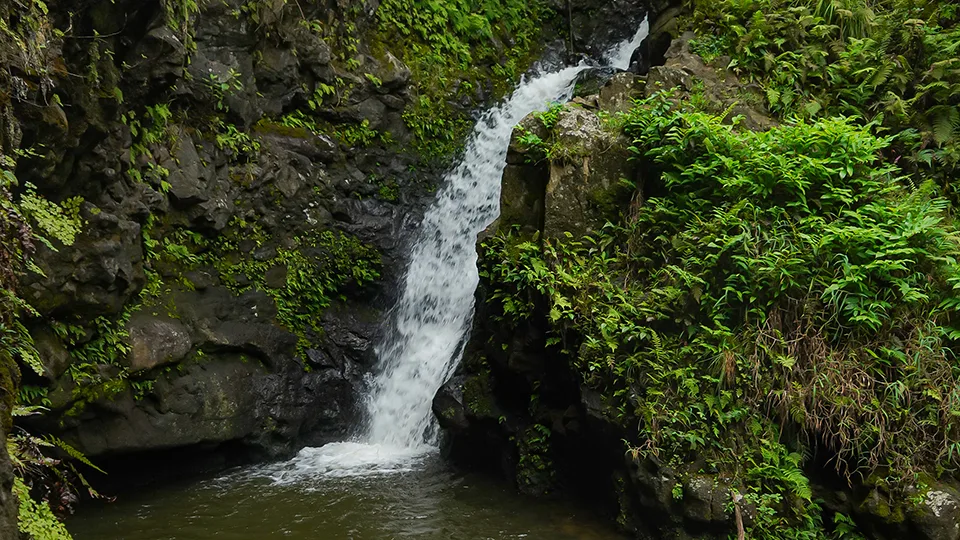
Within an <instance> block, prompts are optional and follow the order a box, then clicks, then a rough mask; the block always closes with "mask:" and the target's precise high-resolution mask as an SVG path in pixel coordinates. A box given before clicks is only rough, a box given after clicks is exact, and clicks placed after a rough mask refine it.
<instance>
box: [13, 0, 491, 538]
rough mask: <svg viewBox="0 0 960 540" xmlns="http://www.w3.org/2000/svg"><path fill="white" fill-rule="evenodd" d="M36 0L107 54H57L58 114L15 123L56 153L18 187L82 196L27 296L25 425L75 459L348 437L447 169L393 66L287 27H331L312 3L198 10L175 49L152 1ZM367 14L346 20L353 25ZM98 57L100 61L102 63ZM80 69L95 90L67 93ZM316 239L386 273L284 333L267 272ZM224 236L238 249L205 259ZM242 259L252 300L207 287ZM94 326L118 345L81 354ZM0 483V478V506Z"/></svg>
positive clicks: (242, 277)
mask: <svg viewBox="0 0 960 540" xmlns="http://www.w3.org/2000/svg"><path fill="white" fill-rule="evenodd" d="M48 4H50V10H51V13H59V12H63V13H66V12H67V11H68V9H67V8H69V11H71V12H72V13H73V17H72V18H71V19H70V21H64V22H65V23H67V22H69V23H70V24H72V25H73V31H74V32H76V33H77V34H78V35H81V34H82V35H94V33H95V32H96V33H97V34H98V35H100V36H102V37H101V38H100V39H98V40H86V39H85V40H67V42H66V45H65V46H64V48H63V49H64V50H63V51H62V53H63V54H62V58H60V59H59V60H58V61H61V62H62V63H63V64H65V66H66V68H65V69H66V71H64V72H63V73H60V72H59V71H55V72H54V73H53V80H52V81H51V84H52V88H54V89H55V90H56V92H57V94H58V99H59V101H58V103H59V102H62V103H67V104H69V105H70V106H63V107H61V106H59V105H57V104H56V103H53V102H51V104H50V105H49V106H48V107H46V108H45V109H43V110H40V109H37V107H35V106H33V102H32V101H30V102H29V103H28V102H27V101H28V100H27V101H24V103H22V109H23V110H20V109H19V108H18V109H16V110H15V111H14V112H15V113H16V114H17V116H18V118H19V119H20V126H21V129H22V139H23V144H22V146H23V147H24V148H28V147H33V148H39V147H43V148H49V149H50V151H49V152H45V153H43V155H42V156H33V157H31V156H27V157H25V158H23V159H22V160H21V161H20V163H19V165H18V170H17V175H18V177H19V178H20V179H21V180H22V181H23V182H31V183H33V184H35V185H36V186H37V189H38V191H39V192H40V193H42V194H44V195H45V196H47V197H48V198H51V199H53V200H56V201H62V200H64V199H67V198H70V197H80V198H82V199H83V202H82V203H81V204H80V206H79V209H78V217H79V219H80V220H82V221H83V227H82V232H81V234H80V235H79V236H78V238H77V241H76V242H75V244H74V245H72V246H68V247H64V246H58V247H59V249H58V250H56V251H54V250H48V249H45V248H44V249H41V250H40V251H39V252H38V254H37V256H36V263H37V266H38V267H39V268H40V269H41V270H42V271H43V275H40V274H30V275H29V276H27V277H26V278H25V280H24V282H23V283H22V287H21V293H22V294H23V295H24V296H25V297H26V298H27V299H28V300H29V301H30V303H31V304H32V305H33V306H34V307H36V308H37V310H38V312H39V313H40V315H41V317H40V318H36V319H32V320H29V321H28V326H29V330H30V331H31V333H32V334H33V336H34V339H35V341H36V343H37V347H38V350H39V351H40V353H41V357H42V360H43V361H44V364H45V366H46V373H45V374H44V376H43V378H39V377H33V378H31V379H30V380H28V381H27V383H28V384H31V385H34V386H42V387H47V388H49V394H48V399H49V400H50V403H51V407H50V408H51V409H52V410H51V412H50V413H49V414H47V415H46V416H45V417H44V418H31V419H29V420H28V421H27V424H29V425H28V427H30V428H32V429H34V430H36V431H49V432H53V433H56V434H58V435H59V436H62V437H64V438H67V439H69V440H71V441H73V442H75V443H77V445H78V446H79V447H80V449H81V450H82V451H84V452H86V453H87V454H88V455H90V456H98V455H111V456H117V455H121V454H131V453H132V454H137V453H140V452H149V451H156V450H162V449H175V448H183V447H188V446H189V447H196V446H198V445H199V447H203V448H207V449H210V450H211V451H216V449H217V448H218V447H220V445H225V444H232V445H234V446H236V445H237V444H239V446H240V447H242V448H243V449H244V451H245V452H248V453H249V454H250V455H251V456H254V457H260V456H270V457H275V456H282V455H287V454H289V453H291V452H293V451H295V450H296V449H297V448H298V447H300V446H302V445H304V444H314V443H321V442H324V441H326V440H331V439H335V438H338V437H342V436H343V435H344V434H345V433H348V432H349V431H350V430H352V429H353V427H354V425H355V424H356V421H357V414H356V413H357V411H356V405H357V402H358V399H357V396H358V394H359V393H361V392H362V391H363V377H364V374H365V373H366V372H368V371H370V370H371V369H372V368H373V367H374V364H375V361H376V359H375V353H374V350H373V348H374V344H375V343H376V341H377V339H378V325H377V322H378V321H379V319H380V312H381V309H383V307H384V306H386V305H389V302H390V299H391V297H392V295H393V294H394V293H395V290H396V286H395V284H396V283H397V282H398V280H399V278H400V276H401V274H402V271H403V264H404V260H405V253H404V251H405V250H404V248H405V245H406V242H407V240H408V238H409V236H410V233H411V232H412V231H413V230H414V228H415V226H416V224H417V223H418V222H419V216H420V215H421V214H422V211H423V209H424V208H425V207H426V205H427V204H428V203H429V201H430V199H431V198H432V189H433V188H434V187H435V185H436V184H437V183H438V181H439V179H440V172H441V171H440V170H439V169H438V168H436V167H434V166H433V165H431V163H430V162H427V161H426V160H425V159H424V158H423V157H422V156H419V155H417V154H415V153H414V152H413V151H412V150H408V148H409V145H407V144H406V143H407V142H409V141H410V138H411V135H410V133H409V131H408V129H407V127H406V125H405V123H404V121H403V118H402V115H403V112H404V110H405V109H406V108H407V107H408V105H409V104H410V103H411V102H412V98H411V85H412V84H414V81H413V80H412V75H411V72H410V69H409V68H408V67H407V66H406V65H404V63H403V62H402V61H400V60H399V59H398V56H400V52H399V51H395V52H391V51H383V52H382V53H378V54H376V55H373V54H371V53H370V50H369V47H368V46H367V44H365V43H361V44H359V51H358V53H357V58H358V59H359V61H360V62H361V63H362V72H365V73H369V74H371V77H370V78H369V79H367V78H363V77H358V76H356V74H354V73H351V72H349V70H346V69H344V68H343V66H340V65H337V62H338V60H336V58H337V56H336V55H337V54H338V51H335V50H332V49H331V47H330V45H328V43H327V41H325V40H324V39H322V37H321V36H320V35H318V33H317V32H315V31H311V30H310V29H308V28H307V27H306V25H304V24H302V22H303V21H304V18H305V17H308V18H315V19H317V20H326V19H327V18H328V16H329V17H334V16H338V12H337V13H335V11H336V9H339V8H337V7H332V6H330V5H328V4H329V3H327V2H320V1H310V0H307V1H304V0H301V1H300V2H298V3H292V2H289V3H285V2H273V3H258V6H259V7H262V8H263V9H262V10H261V11H260V12H258V14H257V16H258V17H259V23H258V24H252V23H251V22H250V20H249V18H248V16H247V15H246V11H245V10H246V9H247V7H248V6H247V4H248V3H247V2H241V1H237V0H228V1H226V2H220V1H217V2H205V3H201V4H202V11H201V12H200V13H199V14H198V15H197V16H196V17H194V18H193V20H192V30H193V31H192V37H191V39H190V41H191V42H190V43H188V42H187V41H185V36H184V34H183V33H182V32H181V31H179V29H174V28H172V27H171V25H170V24H168V21H166V20H165V16H164V13H163V11H162V8H161V3H157V2H153V3H150V2H147V3H144V2H139V1H134V0H118V1H116V2H114V1H110V0H103V1H100V0H95V1H92V2H86V3H84V5H83V6H82V9H77V8H76V6H72V5H70V6H67V5H66V4H65V3H63V5H60V3H58V2H56V1H54V2H52V3H50V2H48ZM346 7H350V6H346ZM373 7H374V8H375V5H374V6H373ZM301 10H302V11H301ZM331 10H333V11H331ZM371 13H372V11H370V10H365V11H364V12H363V13H361V14H359V15H356V16H357V17H360V20H357V21H354V22H356V23H357V24H358V25H360V26H365V25H369V24H370V20H371V19H370V17H371ZM94 44H96V46H97V47H99V49H98V50H99V51H100V52H103V51H107V50H110V51H112V52H113V54H114V57H112V58H109V59H105V58H107V57H106V55H105V54H102V55H101V57H100V58H101V60H100V61H99V63H97V60H96V57H95V56H92V55H94V54H95V52H96V51H94V50H93V49H92V48H91V47H93V46H94ZM111 60H112V61H111ZM91 63H93V64H91ZM341 63H342V62H341ZM94 67H96V69H97V73H98V77H99V81H98V82H97V81H94V80H93V77H92V76H91V77H89V78H84V77H76V76H72V75H71V76H67V75H65V73H66V72H67V71H69V72H70V73H89V72H91V70H92V69H93V68H94ZM373 79H376V80H377V83H376V84H374V82H373ZM98 84H99V85H100V86H102V88H101V87H99V86H97V85H98ZM338 84H343V85H346V84H349V85H350V86H351V90H350V92H345V93H344V95H343V96H342V99H339V100H328V101H327V102H324V103H321V104H320V105H319V106H318V107H317V108H316V110H313V109H311V108H310V107H309V106H308V103H307V102H308V100H310V99H314V98H315V92H316V91H317V89H318V88H321V87H322V86H323V85H327V86H333V85H338ZM31 91H33V90H31ZM121 96H122V97H121ZM28 97H30V98H31V99H32V100H33V101H37V100H40V101H43V99H41V98H42V96H39V94H38V95H36V96H33V95H31V96H28ZM48 98H49V96H48ZM46 101H47V102H49V101H50V100H49V99H47V100H46ZM475 105H476V103H473V102H471V103H469V106H471V107H473V106H475ZM301 110H308V111H311V113H312V114H314V118H315V121H316V122H317V123H319V124H323V125H324V126H351V125H353V124H352V123H357V124H359V123H360V122H365V125H366V126H369V129H374V130H378V132H379V133H382V134H386V133H388V132H389V135H390V137H389V139H390V140H391V141H393V143H391V144H387V143H385V142H383V140H381V139H374V140H372V141H369V142H368V143H366V144H361V143H358V144H346V143H345V142H343V139H342V138H338V137H336V136H335V135H336V132H335V129H334V127H330V128H329V129H327V131H324V132H323V133H321V132H320V131H321V130H318V129H307V128H304V127H299V126H296V125H293V124H291V123H290V122H287V123H284V122H281V119H282V117H284V115H287V114H291V113H293V112H294V111H301ZM218 122H220V123H219V124H218ZM151 130H152V131H151ZM145 131H150V133H151V138H149V139H146V138H145V136H144V132H145ZM132 171H133V172H136V173H137V174H132ZM385 187H388V188H389V190H387V191H386V192H385ZM384 193H386V194H384ZM254 225H255V230H256V235H255V237H254V235H253V233H252V232H251V231H253V230H254V229H253V226H254ZM244 227H245V228H244ZM325 232H334V233H336V234H337V235H343V238H349V239H351V241H355V242H356V243H357V245H362V246H365V247H366V248H369V249H370V250H371V251H373V252H375V253H376V254H377V259H378V260H379V261H380V263H379V265H378V266H377V270H378V271H379V274H380V277H379V279H377V280H375V281H374V282H373V283H372V284H367V285H366V286H365V287H360V286H355V285H344V286H343V287H342V288H340V289H338V290H337V291H335V293H334V292H330V291H328V292H327V294H328V296H329V297H330V299H329V302H330V304H331V305H330V307H329V308H328V309H326V311H324V312H323V314H322V315H319V316H318V317H317V318H318V319H320V320H317V321H316V322H315V324H312V326H311V328H310V329H309V330H307V331H296V332H295V331H293V330H292V329H291V328H289V327H288V326H286V325H284V324H283V323H281V322H280V316H279V312H280V310H281V309H287V310H288V312H289V310H290V305H287V306H278V303H277V301H276V298H277V297H278V295H277V294H276V291H280V290H285V288H286V287H288V284H289V283H290V282H291V280H296V279H297V276H294V275H293V273H294V272H295V271H296V268H297V267H295V266H292V265H291V264H290V262H289V260H287V259H283V260H281V258H282V257H281V255H283V254H289V253H290V252H291V251H293V250H297V254H298V256H302V257H303V258H305V259H306V260H308V261H310V262H311V263H312V264H314V265H316V266H321V265H324V264H327V265H329V264H330V260H331V258H334V257H336V256H337V255H336V253H334V252H335V251H336V249H341V248H342V249H346V248H343V247H342V246H343V244H335V245H334V246H333V247H329V246H327V247H306V246H301V245H299V244H296V243H295V242H294V239H296V238H299V237H310V238H318V237H320V235H321V234H323V233H325ZM184 234H188V235H189V237H190V238H193V239H195V240H196V242H194V241H193V240H189V238H187V237H185V236H183V235H184ZM226 237H230V238H235V239H237V240H236V242H235V244H234V245H231V247H230V248H229V249H230V250H233V252H225V250H224V249H223V248H219V247H217V246H218V245H219V244H218V243H219V242H220V241H221V240H222V239H224V238H226ZM337 238H340V236H337ZM191 242H192V243H191ZM184 246H187V247H184ZM181 248H183V249H181ZM227 251H229V250H227ZM214 252H215V254H214V255H211V253H214ZM174 255H175V256H174ZM178 257H179V259H178ZM191 257H199V258H203V263H202V264H201V263H195V262H190V261H191V260H193V259H191ZM241 261H244V262H245V263H246V264H248V266H247V267H245V268H250V267H252V268H253V270H252V271H251V272H254V273H256V272H260V277H259V278H258V279H257V280H256V282H255V281H254V280H252V279H251V275H247V274H248V273H249V272H242V271H238V272H236V273H230V272H224V271H223V268H224V267H231V268H232V266H230V265H236V264H238V263H239V262H241ZM304 264H306V263H301V268H302V267H304ZM258 265H259V266H258ZM306 266H307V267H309V266H310V265H309V264H306ZM338 271H339V272H341V273H349V272H352V271H353V268H347V269H346V270H343V269H340V270H338ZM158 282H159V283H160V285H159V286H158V285H157V283H158ZM151 287H152V288H153V289H151ZM145 288H147V289H149V290H148V291H147V292H145ZM154 289H155V290H154ZM268 292H269V293H271V294H267V293H268ZM287 298H295V295H289V296H288V297H287ZM305 301H306V300H305ZM312 301H314V302H319V300H316V299H313V300H312ZM290 302H292V300H290ZM289 318H290V317H289V316H288V319H289ZM107 328H111V329H112V330H109V331H110V332H113V334H111V335H112V336H114V337H115V338H116V339H117V342H116V343H113V342H104V343H105V345H103V346H99V345H98V347H100V349H97V350H93V351H91V350H90V347H91V344H94V345H96V344H97V343H100V342H98V341H97V340H98V339H100V338H102V337H103V335H104V333H105V332H106V331H107V330H106V329H107ZM111 339H113V338H111ZM121 347H123V348H121ZM94 349H96V347H94ZM81 351H86V352H83V353H82V354H81ZM80 372H83V373H84V375H83V376H81V375H78V373H80ZM0 412H2V411H0ZM4 474H5V473H4V464H3V463H0V493H7V492H9V490H6V491H4V490H3V487H4V486H3V485H2V484H3V483H4V482H6V480H5V477H4ZM0 506H2V505H0ZM0 531H2V529H0ZM0 537H2V538H6V537H7V536H5V535H3V534H2V532H0Z"/></svg>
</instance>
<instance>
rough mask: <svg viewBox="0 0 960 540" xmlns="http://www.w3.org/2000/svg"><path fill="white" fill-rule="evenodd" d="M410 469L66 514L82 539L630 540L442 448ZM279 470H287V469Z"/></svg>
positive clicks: (140, 500) (207, 489)
mask: <svg viewBox="0 0 960 540" xmlns="http://www.w3.org/2000/svg"><path fill="white" fill-rule="evenodd" d="M408 464H409V465H410V466H409V467H397V468H395V469H394V470H393V471H389V472H384V471H376V472H368V473H365V474H353V475H337V474H320V475H313V476H307V475H303V476H299V475H297V476H295V477H284V475H283V474H282V469H281V467H280V466H267V467H253V468H245V469H240V470H235V471H232V472H228V473H225V474H223V475H220V476H217V477H215V478H211V479H206V480H201V481H195V482H190V483H176V484H171V485H168V486H164V487H161V488H158V489H151V490H149V491H142V492H139V493H126V494H123V495H121V496H120V497H119V498H118V499H117V501H116V502H114V503H102V504H101V503H89V504H86V505H84V506H81V508H80V511H79V512H78V514H77V515H75V516H73V517H72V518H70V519H69V520H68V521H67V526H68V528H69V529H70V531H71V532H72V533H73V535H74V538H75V540H210V539H216V540H273V539H277V540H280V539H289V540H391V539H418V540H434V539H436V540H440V539H443V540H486V539H490V540H507V539H511V540H512V539H520V538H522V539H525V540H623V538H624V537H623V536H621V535H619V534H618V533H617V532H616V530H615V527H614V525H613V522H612V520H611V519H610V518H607V519H601V518H599V517H598V516H597V514H596V512H595V509H593V508H586V507H583V506H582V505H581V504H577V503H572V502H566V501H556V500H543V499H534V498H530V497H524V496H522V495H518V494H517V493H516V491H515V489H514V488H513V486H511V485H508V484H507V483H505V482H501V481H497V480H493V479H491V478H490V477H489V476H488V475H484V474H475V473H463V472H459V471H456V470H454V469H453V468H451V467H450V466H448V465H446V464H445V463H444V462H443V460H442V459H441V458H440V457H439V455H437V454H436V453H435V452H431V453H427V454H424V455H421V456H420V457H419V458H413V459H412V460H411V461H409V462H408ZM278 473H280V474H278Z"/></svg>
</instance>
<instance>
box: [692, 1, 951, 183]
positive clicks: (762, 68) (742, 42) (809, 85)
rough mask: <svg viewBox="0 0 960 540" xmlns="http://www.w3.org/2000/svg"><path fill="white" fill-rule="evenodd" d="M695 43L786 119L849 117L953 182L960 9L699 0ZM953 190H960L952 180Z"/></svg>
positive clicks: (898, 151)
mask: <svg viewBox="0 0 960 540" xmlns="http://www.w3.org/2000/svg"><path fill="white" fill-rule="evenodd" d="M690 11H691V13H690V15H689V17H688V20H687V24H688V25H689V27H690V28H692V29H693V30H695V31H696V32H697V34H698V38H697V41H696V42H695V44H694V47H693V49H694V50H695V51H696V52H698V53H700V54H702V55H703V56H704V57H705V58H707V59H713V58H716V57H718V56H720V55H726V56H727V57H728V58H729V59H730V60H729V66H730V67H731V68H732V69H733V70H734V71H735V72H737V73H739V74H740V75H741V76H742V77H744V78H746V79H747V80H748V81H754V82H757V83H759V84H760V86H761V87H762V88H763V90H764V93H765V95H766V99H767V102H768V105H769V107H770V109H771V110H772V111H773V112H774V113H776V114H777V115H779V116H781V117H783V118H793V117H800V118H821V117H828V116H832V115H844V116H849V117H853V118H857V119H859V120H861V121H876V122H877V124H878V125H879V126H881V127H883V128H886V129H888V130H890V131H893V132H898V133H900V135H901V139H900V140H899V141H898V143H897V144H896V145H894V146H893V147H892V148H891V149H890V151H889V152H888V156H890V157H892V158H893V159H896V157H897V156H899V155H901V154H902V155H903V156H904V157H906V158H908V159H909V160H911V161H913V162H914V163H915V164H916V166H917V167H920V168H921V170H922V171H923V172H924V173H925V174H931V173H933V174H935V175H936V176H938V177H939V178H940V179H941V180H943V181H945V180H946V179H947V178H949V177H950V176H951V174H953V173H954V172H955V171H956V167H957V163H958V160H960V146H958V144H960V49H958V47H960V26H958V24H957V23H958V22H960V7H958V6H957V5H956V4H954V3H950V2H926V1H914V0H883V1H880V2H864V1H862V0H809V1H807V2H787V1H782V0H725V1H719V2H706V1H702V2H701V1H695V2H693V5H692V6H691V10H690ZM947 189H950V190H951V191H952V190H953V189H954V188H953V187H950V186H948V187H947Z"/></svg>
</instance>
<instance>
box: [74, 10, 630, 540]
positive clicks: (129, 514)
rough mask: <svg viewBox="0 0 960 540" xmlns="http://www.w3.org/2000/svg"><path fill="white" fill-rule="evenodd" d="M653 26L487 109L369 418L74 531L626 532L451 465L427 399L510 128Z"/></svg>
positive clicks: (140, 498)
mask: <svg viewBox="0 0 960 540" xmlns="http://www.w3.org/2000/svg"><path fill="white" fill-rule="evenodd" d="M647 31H648V27H647V23H646V21H644V23H643V24H642V25H641V28H640V29H639V30H638V31H637V33H636V34H635V35H634V36H632V37H631V38H630V39H627V40H625V41H624V42H622V43H620V44H617V45H616V46H614V47H612V48H611V49H610V50H609V51H608V52H607V53H606V54H605V55H604V56H603V58H601V59H600V60H599V61H592V62H591V61H583V62H581V63H580V64H577V65H574V66H566V67H562V68H559V69H556V70H553V71H546V72H540V73H536V74H534V75H532V76H529V77H526V78H525V79H524V80H523V81H521V83H520V84H519V85H518V87H517V89H516V91H514V93H513V94H512V95H511V96H510V97H509V98H508V99H506V100H504V101H503V102H502V103H501V104H499V105H497V106H495V107H492V108H491V109H489V110H488V111H486V112H485V113H484V114H483V115H482V116H481V118H480V120H479V121H478V122H477V125H476V127H475V128H474V131H473V133H472V135H471V136H470V138H469V139H468V141H467V144H466V148H465V152H464V156H463V159H462V160H461V162H460V163H459V165H457V166H456V167H454V168H453V169H451V171H450V172H449V173H448V174H447V176H446V178H445V182H444V186H443V188H442V189H441V190H440V192H439V193H438V195H437V200H436V202H435V203H434V204H433V206H432V207H431V208H430V209H429V210H428V211H427V213H426V214H425V216H424V219H423V222H422V224H421V226H420V229H419V232H418V235H417V238H416V241H415V242H414V245H413V248H412V250H411V254H410V259H409V265H408V268H407V273H406V278H405V281H404V284H403V292H402V294H401V296H400V298H399V300H398V302H397V304H396V306H394V308H393V309H392V310H391V314H390V316H389V317H388V320H387V321H386V324H387V325H388V327H387V328H388V332H387V338H386V339H385V340H384V342H383V343H382V344H381V345H380V347H379V348H378V355H379V358H380V359H381V368H380V370H379V372H378V373H377V374H376V376H375V380H374V381H373V384H372V387H371V392H370V394H369V396H367V399H366V402H365V403H366V409H367V418H368V422H367V423H366V425H365V426H363V428H362V429H360V430H359V432H358V433H357V434H356V436H355V437H353V438H352V439H351V440H347V441H344V442H339V443H333V444H328V445H326V446H323V447H321V448H306V449H304V450H302V451H301V452H300V453H299V454H298V455H297V456H296V457H295V458H294V459H292V460H290V461H288V462H284V463H279V464H274V465H267V466H260V467H251V468H246V469H242V470H238V471H233V472H230V473H227V474H224V475H221V476H218V477H216V478H213V479H208V480H203V481H199V482H194V483H188V484H179V485H170V486H165V487H163V488H159V489H155V490H151V491H149V492H144V493H138V494H126V495H124V496H123V497H122V498H121V499H120V500H119V501H118V502H116V503H112V504H106V505H89V506H87V507H86V508H83V509H82V511H81V513H80V514H79V515H77V516H74V517H73V518H72V519H71V520H69V521H68V526H69V528H70V530H71V531H72V532H73V534H74V536H75V538H76V540H201V539H209V538H216V539H223V540H261V539H271V538H277V539H279V538H293V539H298V540H326V539H330V540H333V539H358V540H361V539H362V540H375V539H388V538H417V539H434V538H436V539H441V538H442V539H458V540H459V539H463V540H473V539H513V538H524V539H530V540H536V539H543V540H564V539H582V540H588V539H589V540H594V539H596V540H606V539H615V538H621V537H620V536H618V535H617V534H616V532H615V529H614V528H613V526H612V524H611V523H609V522H606V521H604V522H600V521H597V520H596V519H595V518H591V516H592V515H593V509H590V508H583V507H582V506H578V505H572V504H569V503H563V502H559V501H542V500H535V499H528V498H524V497H522V496H520V495H518V494H517V493H516V492H515V491H514V489H513V487H512V486H510V485H507V484H505V483H502V482H497V481H494V480H491V479H489V478H487V477H485V476H481V475H474V474H465V473H459V472H457V471H455V470H453V469H451V468H450V467H449V466H447V465H446V464H444V463H443V461H442V459H441V457H440V456H439V450H438V443H439V437H440V433H439V429H438V426H437V422H436V419H435V418H434V417H433V414H432V412H431V402H432V400H433V396H434V394H436V392H437V390H438V389H439V388H440V386H441V385H442V384H443V383H444V382H445V381H446V380H447V379H448V378H449V377H450V375H451V374H452V373H453V371H454V370H455V369H456V366H457V364H458V363H459V361H460V357H461V354H462V352H463V346H464V343H465V341H466V338H467V337H468V336H467V334H468V331H469V328H470V325H471V322H472V317H473V312H474V293H475V291H476V287H477V284H478V282H479V277H478V275H477V266H476V263H477V253H476V249H475V242H476V238H477V234H478V233H479V232H480V231H482V230H483V229H485V228H486V227H487V226H488V225H489V224H490V223H491V222H493V220H494V219H496V217H497V215H498V214H499V201H500V179H501V177H502V175H503V170H504V167H505V166H506V154H507V149H508V146H509V143H510V138H511V135H512V132H513V127H514V126H515V125H517V124H518V123H519V122H520V120H522V119H523V118H524V117H525V116H527V115H528V114H530V113H532V112H534V111H538V110H541V111H542V110H546V109H547V108H548V107H549V105H550V104H551V103H553V102H566V101H568V100H569V99H570V97H571V95H572V94H573V87H574V83H575V81H576V79H577V77H578V75H580V73H581V72H583V71H584V70H587V69H589V68H591V67H611V68H616V69H626V68H627V67H628V66H629V63H630V58H631V55H632V53H633V51H634V50H636V49H637V47H639V45H640V43H641V42H642V40H643V39H644V38H645V37H646V35H647Z"/></svg>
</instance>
